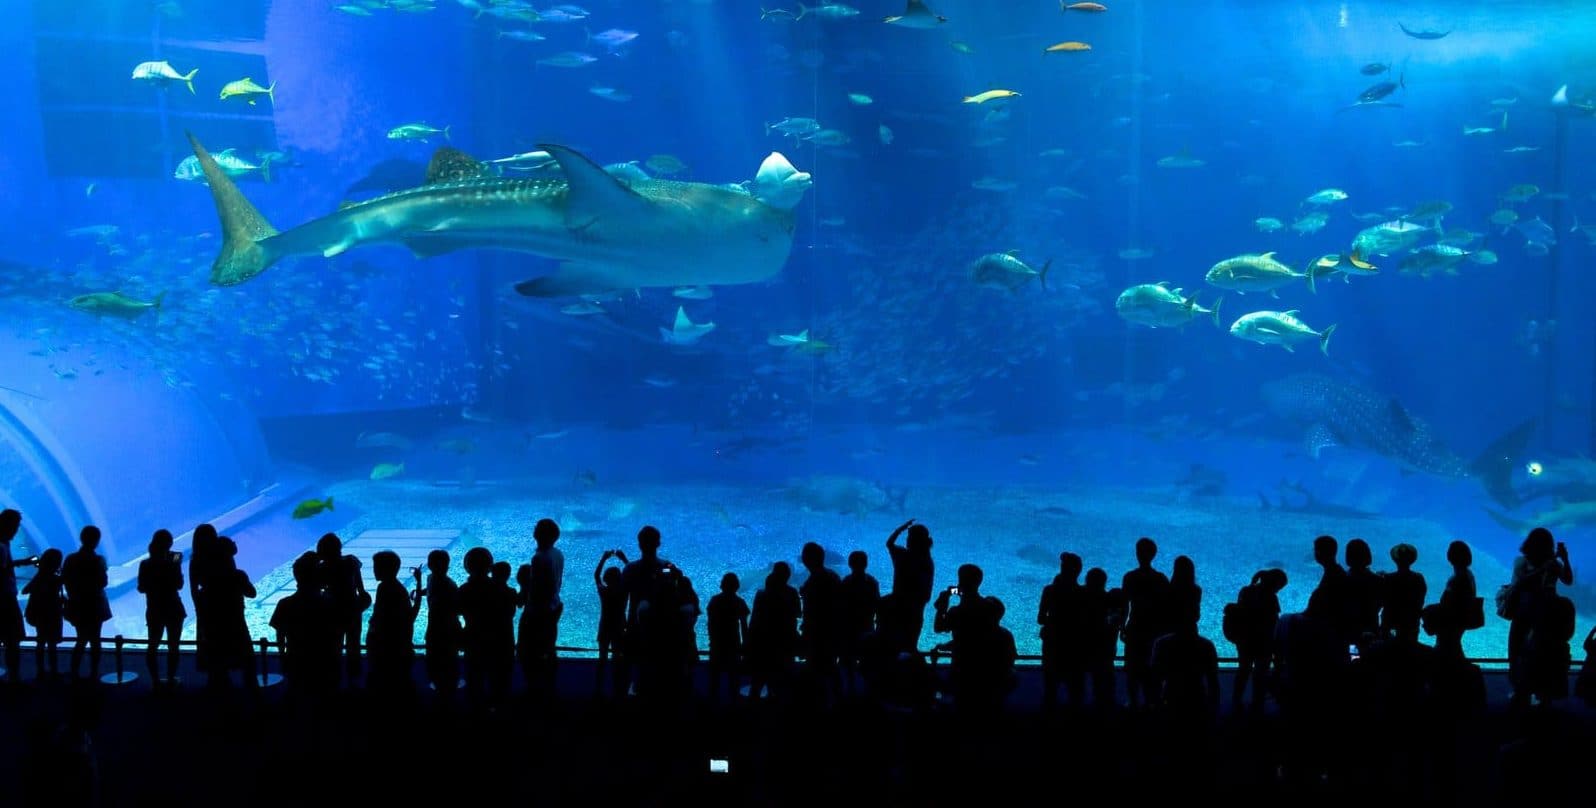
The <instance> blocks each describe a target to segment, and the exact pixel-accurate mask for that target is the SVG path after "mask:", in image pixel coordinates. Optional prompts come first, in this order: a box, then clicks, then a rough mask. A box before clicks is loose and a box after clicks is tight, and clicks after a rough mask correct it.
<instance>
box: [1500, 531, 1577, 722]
mask: <svg viewBox="0 0 1596 808" xmlns="http://www.w3.org/2000/svg"><path fill="white" fill-rule="evenodd" d="M1558 583H1562V584H1563V585H1565V586H1567V585H1572V584H1573V583H1574V568H1573V567H1571V566H1569V563H1568V547H1567V546H1566V545H1564V544H1563V543H1562V542H1559V541H1557V540H1555V539H1554V538H1553V537H1552V532H1551V531H1550V530H1547V529H1546V528H1544V527H1537V528H1535V529H1534V530H1531V531H1530V532H1529V535H1528V536H1526V537H1525V538H1524V543H1523V544H1521V545H1520V546H1519V557H1518V558H1516V559H1514V560H1513V579H1512V581H1511V582H1509V583H1508V584H1507V585H1506V586H1505V587H1504V590H1505V591H1503V592H1500V593H1498V595H1497V600H1498V606H1497V612H1498V614H1500V615H1502V616H1503V617H1506V618H1507V619H1508V620H1509V621H1511V624H1510V625H1509V627H1508V633H1507V666H1508V679H1510V680H1511V681H1512V683H1513V699H1512V701H1513V703H1514V704H1515V705H1518V706H1523V705H1527V704H1529V701H1530V696H1531V694H1532V692H1533V691H1534V690H1535V689H1536V679H1537V675H1536V674H1537V671H1534V670H1532V669H1531V666H1532V665H1533V662H1532V661H1531V660H1530V658H1529V657H1528V655H1526V654H1525V648H1524V644H1525V642H1526V641H1527V640H1528V639H1529V635H1530V631H1531V630H1533V629H1534V627H1535V626H1536V624H1537V621H1538V620H1540V619H1541V617H1542V615H1541V610H1542V609H1543V608H1544V607H1545V606H1546V605H1547V604H1548V603H1549V602H1550V601H1551V599H1552V598H1554V597H1557V584H1558Z"/></svg>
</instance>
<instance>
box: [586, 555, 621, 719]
mask: <svg viewBox="0 0 1596 808" xmlns="http://www.w3.org/2000/svg"><path fill="white" fill-rule="evenodd" d="M612 558H613V559H616V560H617V561H619V562H621V566H620V567H616V566H610V565H609V561H610V559H612ZM626 563H627V562H626V553H625V552H624V551H623V550H621V549H620V548H618V547H617V548H614V549H610V550H605V551H604V554H603V555H602V556H600V557H599V562H598V566H597V567H594V568H593V586H594V588H595V589H597V590H598V599H599V625H598V638H597V640H598V665H597V666H596V667H595V668H594V672H593V676H594V682H593V686H594V692H595V693H602V692H603V691H604V679H605V677H606V676H607V675H608V674H609V673H610V664H611V659H612V658H619V656H620V655H621V654H623V653H625V648H624V647H623V642H624V641H625V639H626V587H625V585H623V584H622V583H621V567H624V566H626ZM619 676H620V674H619V673H617V674H616V678H615V680H614V682H613V683H612V687H615V688H616V689H615V690H614V695H616V696H620V695H623V694H624V691H625V687H626V684H625V683H623V682H620V681H619ZM616 685H618V687H616Z"/></svg>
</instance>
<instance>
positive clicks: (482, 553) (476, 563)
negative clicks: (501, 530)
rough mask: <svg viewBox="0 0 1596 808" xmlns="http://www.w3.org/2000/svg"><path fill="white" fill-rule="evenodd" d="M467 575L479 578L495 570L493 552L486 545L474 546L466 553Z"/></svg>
mask: <svg viewBox="0 0 1596 808" xmlns="http://www.w3.org/2000/svg"><path fill="white" fill-rule="evenodd" d="M465 571H466V575H468V576H470V577H472V578H479V577H482V576H485V575H487V574H488V573H489V572H492V571H493V553H492V552H490V551H489V550H488V548H486V547H473V548H471V549H469V550H467V551H466V554H465Z"/></svg>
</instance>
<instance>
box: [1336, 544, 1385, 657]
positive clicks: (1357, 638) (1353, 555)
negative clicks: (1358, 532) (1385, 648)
mask: <svg viewBox="0 0 1596 808" xmlns="http://www.w3.org/2000/svg"><path fill="white" fill-rule="evenodd" d="M1346 559H1347V611H1346V618H1345V619H1346V632H1347V633H1346V637H1347V643H1348V644H1353V643H1357V644H1360V645H1362V644H1367V643H1368V642H1370V641H1372V640H1373V639H1374V636H1375V635H1376V634H1379V633H1380V607H1381V606H1382V605H1383V604H1384V602H1385V593H1384V592H1383V591H1382V587H1381V583H1382V581H1381V578H1380V576H1379V575H1378V574H1376V573H1375V572H1374V570H1372V569H1370V567H1372V566H1373V565H1374V552H1373V551H1372V550H1370V549H1369V543H1368V542H1366V541H1364V540H1363V539H1353V540H1351V541H1349V542H1347V549H1346Z"/></svg>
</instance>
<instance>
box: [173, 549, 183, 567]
mask: <svg viewBox="0 0 1596 808" xmlns="http://www.w3.org/2000/svg"><path fill="white" fill-rule="evenodd" d="M172 563H174V564H181V563H183V553H182V551H179V550H174V551H172Z"/></svg>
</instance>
